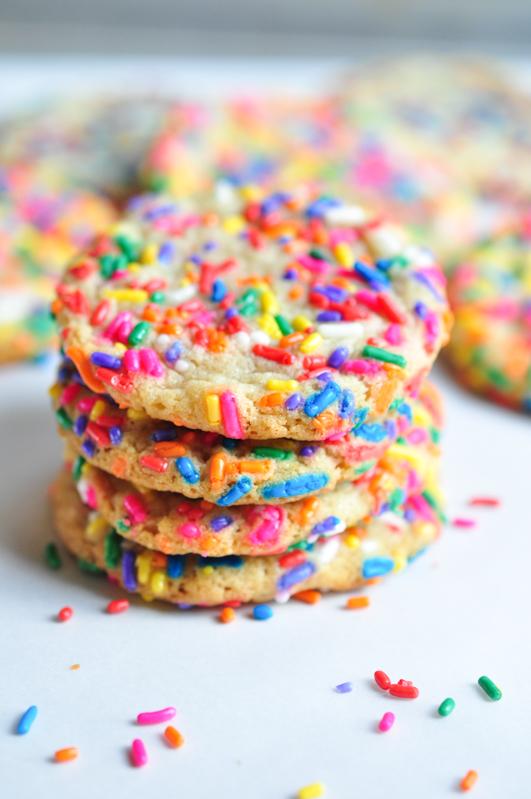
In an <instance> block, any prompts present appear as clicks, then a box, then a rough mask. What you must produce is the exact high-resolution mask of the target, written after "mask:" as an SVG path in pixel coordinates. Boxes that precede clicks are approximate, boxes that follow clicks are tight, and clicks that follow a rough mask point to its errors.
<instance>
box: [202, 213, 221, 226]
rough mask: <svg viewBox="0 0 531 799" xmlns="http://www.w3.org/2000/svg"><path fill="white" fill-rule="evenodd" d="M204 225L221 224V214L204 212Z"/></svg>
mask: <svg viewBox="0 0 531 799" xmlns="http://www.w3.org/2000/svg"><path fill="white" fill-rule="evenodd" d="M203 225H208V226H209V227H215V226H216V225H219V216H218V215H217V214H214V213H212V212H211V211H210V212H209V213H206V214H203Z"/></svg>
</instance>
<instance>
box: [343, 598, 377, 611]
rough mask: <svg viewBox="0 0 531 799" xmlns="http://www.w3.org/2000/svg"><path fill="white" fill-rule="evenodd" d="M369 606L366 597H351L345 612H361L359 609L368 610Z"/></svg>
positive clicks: (369, 602)
mask: <svg viewBox="0 0 531 799" xmlns="http://www.w3.org/2000/svg"><path fill="white" fill-rule="evenodd" d="M370 604H371V600H370V597H368V596H351V597H350V599H349V600H348V601H347V610H361V608H368V607H369V605H370Z"/></svg>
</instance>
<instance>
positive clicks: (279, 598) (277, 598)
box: [275, 591, 291, 605]
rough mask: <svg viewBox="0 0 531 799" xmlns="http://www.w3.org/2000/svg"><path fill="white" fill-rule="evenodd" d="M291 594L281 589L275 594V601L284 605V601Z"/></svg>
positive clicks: (286, 600) (287, 599)
mask: <svg viewBox="0 0 531 799" xmlns="http://www.w3.org/2000/svg"><path fill="white" fill-rule="evenodd" d="M290 596H291V594H290V592H289V591H282V592H279V593H278V594H275V602H278V604H279V605H285V604H286V602H288V601H289V598H290Z"/></svg>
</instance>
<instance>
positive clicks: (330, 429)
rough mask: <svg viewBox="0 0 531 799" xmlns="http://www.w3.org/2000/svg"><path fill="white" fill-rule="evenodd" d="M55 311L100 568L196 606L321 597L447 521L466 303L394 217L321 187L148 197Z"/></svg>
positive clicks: (86, 536) (84, 534) (81, 501)
mask: <svg viewBox="0 0 531 799" xmlns="http://www.w3.org/2000/svg"><path fill="white" fill-rule="evenodd" d="M53 312H54V315H55V317H56V319H57V322H58V325H59V331H60V335H61V339H62V346H63V352H64V360H63V362H62V364H61V366H60V368H59V374H58V380H57V383H56V384H55V385H54V387H53V388H52V391H51V393H52V398H53V402H54V405H55V410H56V415H57V420H58V424H59V431H60V433H61V435H62V436H63V439H64V442H65V463H64V468H63V470H62V471H61V473H60V475H59V477H58V479H57V481H56V483H55V485H54V490H53V502H54V512H55V522H56V527H57V531H58V533H59V536H60V538H61V539H62V541H63V542H64V544H65V545H66V547H67V548H68V549H69V550H70V551H71V552H72V553H73V554H74V555H75V556H76V557H77V558H78V559H79V560H80V564H81V565H82V566H84V567H85V568H88V569H89V570H93V571H99V570H101V571H102V572H105V573H107V574H108V576H109V578H110V579H111V580H112V581H113V582H116V583H118V584H120V585H121V586H123V587H124V588H125V589H127V590H128V591H135V592H138V593H140V594H141V595H142V596H143V597H144V598H145V599H154V598H157V599H161V600H166V601H169V602H172V603H175V604H177V605H180V606H182V607H188V606H190V605H204V606H208V605H224V604H228V605H231V604H232V605H235V604H238V603H240V602H258V603H261V602H267V601H269V600H273V599H276V600H277V601H279V602H283V601H286V600H287V599H289V598H290V597H291V596H296V597H298V598H300V599H308V600H310V599H311V600H313V599H315V597H316V596H317V594H316V592H319V591H346V590H350V589H353V588H356V587H359V586H361V585H363V584H364V583H366V582H367V581H372V580H374V579H375V578H380V577H381V576H382V575H385V574H388V573H390V572H393V571H399V570H400V569H402V568H403V567H404V566H406V565H407V563H408V562H409V561H411V560H412V559H413V558H415V557H416V556H417V555H418V554H419V553H420V552H421V551H423V550H424V549H425V547H426V546H427V545H428V544H429V543H430V542H431V541H433V540H434V538H436V536H437V535H438V532H439V529H440V524H441V520H442V511H441V502H440V496H439V490H438V464H439V446H438V438H439V431H440V427H441V404H440V399H439V397H438V394H437V392H436V390H435V389H434V387H433V386H431V385H430V383H429V382H427V381H426V379H425V378H426V375H427V373H428V372H429V369H430V368H431V366H432V364H433V361H434V359H435V357H436V356H437V353H438V351H439V349H440V347H441V346H442V345H443V344H444V343H445V342H446V340H447V337H448V328H449V324H450V315H449V312H448V307H447V303H446V296H445V288H444V277H443V275H442V273H441V271H440V269H439V267H438V266H437V264H436V263H435V262H434V259H433V256H432V255H431V254H430V253H429V252H428V251H427V250H424V249H422V248H420V247H417V246H415V245H412V244H411V243H409V242H408V241H407V239H406V236H405V234H404V232H403V231H402V230H401V229H400V228H399V227H398V226H396V225H395V224H393V223H390V222H388V221H384V220H382V219H380V218H378V217H376V216H375V215H371V213H370V211H367V210H365V209H363V208H361V207H360V206H357V205H349V204H346V203H343V202H340V201H339V200H334V199H332V198H330V197H322V196H312V195H311V193H310V192H309V190H307V189H306V188H300V189H296V190H294V191H292V192H290V193H284V192H278V193H275V194H269V195H267V196H264V195H261V196H260V195H258V194H257V192H256V191H255V190H253V189H251V188H244V189H236V188H232V187H229V186H227V185H223V186H220V187H218V189H217V190H216V191H215V192H213V193H212V194H211V195H208V196H206V195H205V196H202V197H195V198H186V199H172V198H171V197H164V196H156V195H145V196H140V197H136V198H134V199H133V200H131V201H130V203H129V206H128V209H127V212H126V214H125V215H124V217H123V218H122V219H121V220H120V221H119V222H118V223H117V224H115V225H114V227H113V228H112V229H111V230H110V231H109V232H108V234H106V235H102V236H100V237H98V238H97V239H96V240H95V241H94V242H93V243H92V244H91V245H90V246H89V247H88V248H87V249H86V250H85V251H84V252H83V253H81V254H80V255H79V256H78V257H76V258H75V259H74V260H73V261H72V262H71V263H70V265H69V266H68V268H67V270H66V273H65V275H64V277H63V280H62V282H61V284H60V285H59V286H58V289H57V299H56V300H55V302H54V305H53ZM308 592H310V593H308Z"/></svg>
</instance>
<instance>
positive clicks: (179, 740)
mask: <svg viewBox="0 0 531 799" xmlns="http://www.w3.org/2000/svg"><path fill="white" fill-rule="evenodd" d="M164 735H165V736H166V740H167V741H169V743H171V745H172V746H175V747H176V748H179V746H182V745H183V743H184V738H183V736H182V735H181V733H180V732H178V731H177V730H176V729H175V727H166V729H165V730H164Z"/></svg>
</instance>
